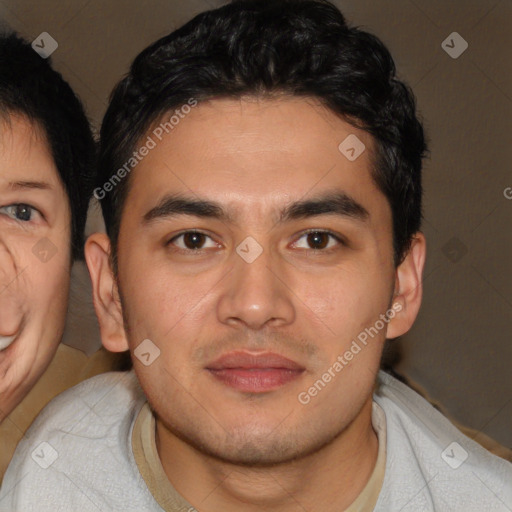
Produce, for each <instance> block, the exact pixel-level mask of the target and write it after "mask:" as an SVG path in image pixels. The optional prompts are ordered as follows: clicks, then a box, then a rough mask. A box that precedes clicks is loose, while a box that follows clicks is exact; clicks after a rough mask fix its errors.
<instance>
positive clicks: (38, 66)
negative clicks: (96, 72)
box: [0, 33, 96, 259]
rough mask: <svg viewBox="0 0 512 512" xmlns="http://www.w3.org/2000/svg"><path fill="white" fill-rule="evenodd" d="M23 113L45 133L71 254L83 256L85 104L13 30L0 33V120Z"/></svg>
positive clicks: (87, 167) (87, 172) (87, 156)
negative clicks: (64, 204) (63, 197)
mask: <svg viewBox="0 0 512 512" xmlns="http://www.w3.org/2000/svg"><path fill="white" fill-rule="evenodd" d="M15 114H16V115H21V116H24V117H26V118H27V119H28V120H29V121H31V122H32V123H34V124H36V125H37V126H38V127H39V128H40V129H42V132H43V133H44V135H45V137H46V140H47V143H48V147H49V149H50V151H51V155H52V157H53V160H54V162H55V166H56V167H57V171H58V173H59V177H60V179H61V181H62V183H63V185H64V189H65V191H66V194H67V196H68V198H69V206H70V209H71V255H72V257H73V259H83V247H84V230H85V222H86V218H87V209H88V206H89V202H90V199H91V197H92V190H93V185H94V174H95V155H96V143H95V141H94V138H93V135H92V132H91V128H90V125H89V121H88V119H87V117H86V115H85V112H84V108H83V106H82V104H81V102H80V100H79V99H78V98H77V96H76V95H75V93H74V92H73V91H72V89H71V87H70V86H69V85H68V84H67V82H65V81H64V79H63V78H62V76H61V75H60V73H58V72H57V71H55V70H54V69H53V68H52V67H51V64H50V60H49V59H43V58H42V57H40V56H39V55H38V54H37V53H36V52H35V51H34V50H33V49H32V47H31V45H30V43H28V42H27V41H25V40H24V39H23V38H21V37H20V36H19V35H17V34H16V33H4V34H2V35H0V118H1V120H2V121H5V122H9V119H10V116H11V115H15Z"/></svg>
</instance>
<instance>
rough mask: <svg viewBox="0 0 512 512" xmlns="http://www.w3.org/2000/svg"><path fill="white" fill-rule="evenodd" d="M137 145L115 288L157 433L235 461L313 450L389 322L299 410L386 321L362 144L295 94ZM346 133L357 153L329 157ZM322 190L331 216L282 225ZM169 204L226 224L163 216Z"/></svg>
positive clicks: (363, 377) (347, 409) (384, 235)
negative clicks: (141, 153)
mask: <svg viewBox="0 0 512 512" xmlns="http://www.w3.org/2000/svg"><path fill="white" fill-rule="evenodd" d="M167 117H168V116H167ZM155 133H156V132H155ZM147 135H150V136H151V137H152V139H154V141H155V142H156V147H154V148H153V149H151V150H150V151H149V152H148V154H147V156H145V157H144V158H143V160H142V161H141V162H140V163H139V164H138V165H137V167H136V169H135V170H134V171H133V175H132V176H131V177H130V180H131V183H130V189H129V192H128V195H127V198H126V203H125V206H124V210H123V214H122V222H121V228H120V233H119V244H118V269H119V273H118V283H119V292H120V296H121V299H122V306H123V316H124V320H125V327H126V332H127V334H126V337H127V343H128V344H129V347H130V350H131V351H132V354H133V352H134V351H135V356H134V357H133V359H134V367H135V371H136V373H137V376H138V378H139V380H140V382H141V385H142V387H143V389H144V391H145V393H146V395H147V397H148V399H149V402H150V404H151V406H152V407H153V409H154V410H155V411H156V413H157V415H158V423H157V425H158V427H157V428H159V429H160V431H162V430H161V429H162V428H164V429H167V432H169V431H170V432H172V433H173V434H175V435H176V436H177V437H179V438H180V439H185V440H187V441H188V442H189V443H191V444H192V445H193V446H195V447H197V448H198V449H199V450H200V451H202V452H205V453H209V454H212V455H214V456H216V457H220V458H221V459H224V460H230V461H233V462H239V463H245V464H267V463H271V462H278V461H284V460H289V459H291V458H293V457H296V456H299V455H304V454H307V453H311V452H313V451H314V450H316V449H318V448H320V447H321V446H324V445H325V444H327V443H328V442H330V441H331V440H332V439H333V438H334V437H335V436H337V435H338V434H339V433H340V432H341V431H342V430H343V429H345V428H346V427H347V426H348V425H349V424H350V423H351V422H352V420H354V418H355V417H356V416H357V415H358V414H359V413H360V411H361V410H362V408H363V407H364V406H365V404H366V405H368V404H369V400H370V402H371V393H372V390H373V386H374V380H375V376H376V373H377V371H378V367H379V361H380V355H381V351H382V348H383V343H384V340H385V337H386V328H387V324H386V326H385V327H384V328H381V329H380V330H379V332H378V333H377V334H376V335H374V336H373V337H368V342H367V344H366V345H362V344H361V343H360V346H361V350H360V351H359V352H358V353H357V355H354V357H353V359H352V360H351V361H350V362H348V361H347V360H346V359H345V365H344V366H343V369H342V370H341V371H337V372H333V371H332V370H331V376H332V373H334V375H335V376H334V377H332V378H331V379H330V382H328V383H327V384H326V385H325V386H324V387H322V389H321V391H319V392H318V393H317V394H316V396H314V397H313V396H311V395H310V398H311V400H310V401H309V403H307V404H304V403H303V402H304V400H303V401H302V403H301V401H300V400H299V395H300V394H301V393H303V392H307V391H308V389H309V388H311V386H313V385H314V383H315V382H316V381H318V379H320V378H321V377H322V375H323V374H324V373H325V372H327V371H328V369H329V368H331V367H332V366H333V364H334V363H335V362H336V361H337V360H338V359H337V358H338V356H343V355H344V354H345V353H346V352H347V351H348V350H349V349H350V347H351V345H352V342H353V340H354V339H356V338H357V336H358V335H359V334H360V333H361V332H363V331H364V330H365V328H369V327H371V326H374V325H375V323H376V322H377V321H378V320H379V318H381V317H380V315H382V314H384V313H386V311H387V310H389V308H390V306H391V300H392V297H393V291H394V284H395V268H394V266H393V247H392V221H391V210H390V207H389V204H388V202H387V200H386V198H385V197H384V195H383V194H382V193H381V192H380V191H379V190H378V189H377V187H376V185H375V183H374V182H373V180H372V178H371V175H370V168H371V163H370V151H371V148H372V140H371V137H370V136H369V135H367V134H366V133H365V132H362V131H360V130H357V129H355V128H354V127H352V126H351V125H349V124H347V123H346V122H344V121H342V120H340V119H339V118H338V117H336V116H335V115H334V114H332V113H330V112H329V111H327V110H326V109H324V108H322V107H320V106H318V105H317V104H315V103H314V102H313V101H312V100H306V99H298V98H288V99H280V100H261V101H258V100H241V101H233V100H214V101H211V102H208V103H200V104H199V105H198V106H197V107H195V108H193V109H192V111H191V112H190V113H189V114H188V115H186V116H184V118H183V119H181V120H180V122H179V124H177V125H176V126H175V128H174V129H173V130H172V132H170V133H169V134H168V135H165V136H163V137H162V140H161V141H159V140H158V138H157V137H155V135H154V133H153V135H152V131H150V132H149V134H147ZM349 135H356V136H357V138H358V139H359V140H360V141H361V142H362V143H364V145H365V146H366V150H365V151H364V152H363V153H362V154H361V155H360V156H359V157H358V158H356V159H355V160H353V159H352V160H353V161H351V160H349V159H348V158H347V157H346V156H345V154H343V153H342V152H341V151H340V150H339V149H338V146H339V145H340V143H342V142H343V141H344V140H345V139H346V138H347V137H348V136H349ZM350 140H352V139H349V141H350ZM142 142H143V143H144V144H145V143H146V142H147V139H146V137H144V138H143V141H142ZM150 145H152V144H150ZM349 150H350V148H349ZM352 153H355V152H351V151H348V153H346V154H348V155H349V156H352ZM335 194H338V195H339V196H341V197H342V200H341V201H340V202H339V203H337V205H338V208H333V204H330V205H327V207H325V205H324V210H323V211H324V213H322V208H321V207H320V208H316V209H310V210H308V209H307V208H306V209H305V211H303V212H302V213H303V214H302V215H300V212H298V211H296V212H295V214H293V210H292V212H291V213H290V212H288V213H290V215H287V216H284V218H280V212H281V211H283V210H284V209H285V208H286V207H289V206H290V205H291V204H292V203H295V202H303V201H310V200H315V201H316V200H319V201H321V200H322V198H325V197H326V196H332V197H334V195H335ZM178 196H179V198H181V199H187V200H189V201H208V202H215V203H216V204H217V205H219V206H220V207H221V208H222V209H223V210H224V212H225V213H226V214H227V216H226V217H225V218H215V217H212V216H211V215H207V214H211V209H210V210H209V209H206V211H204V212H203V213H204V214H205V215H203V216H198V215H194V214H192V213H193V209H192V208H191V207H187V208H182V209H181V212H176V211H175V210H176V208H175V207H176V206H177V203H176V202H174V203H173V202H172V201H171V199H173V198H174V199H176V198H177V197H178ZM182 204H183V203H182ZM317 206H318V205H317ZM336 209H338V211H333V210H336ZM313 210H314V211H313ZM308 212H309V214H308ZM364 212H366V214H365V213H364ZM310 214H311V215H310ZM190 232H192V234H190ZM194 232H198V233H199V234H195V235H194ZM309 232H310V233H309ZM328 232H329V233H332V236H331V235H329V234H328ZM187 233H188V234H187ZM308 233H309V234H308ZM336 237H338V238H336ZM260 251H262V252H261V254H260V253H259V252H260ZM91 259H92V258H90V257H88V260H91ZM90 266H91V265H90ZM100 319H101V318H100ZM108 321H110V320H108ZM103 332H104V333H105V332H106V330H105V329H104V330H103ZM104 340H105V336H104ZM144 340H146V341H144ZM148 340H150V341H148ZM143 341H144V343H143V344H142V345H141V343H142V342H143ZM107 345H108V342H107ZM268 353H272V354H277V355H278V356H283V357H285V358H287V359H288V360H290V361H292V362H293V364H291V363H289V362H283V361H282V360H278V359H276V358H275V357H273V356H268ZM261 354H263V355H266V356H264V357H261V358H258V357H256V359H254V358H252V359H251V356H258V355H261ZM225 355H230V357H228V359H224V360H221V361H219V358H221V357H222V356H225ZM338 361H339V360H338ZM302 396H304V395H302ZM370 405H371V403H370ZM366 410H367V412H368V409H367V408H366Z"/></svg>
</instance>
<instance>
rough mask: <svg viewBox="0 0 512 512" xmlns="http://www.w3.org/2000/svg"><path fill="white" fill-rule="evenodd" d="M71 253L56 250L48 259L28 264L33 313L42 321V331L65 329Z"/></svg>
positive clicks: (52, 331) (54, 331) (53, 332)
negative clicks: (29, 265)
mask: <svg viewBox="0 0 512 512" xmlns="http://www.w3.org/2000/svg"><path fill="white" fill-rule="evenodd" d="M69 257H70V254H69V251H66V252H64V251H59V252H57V253H55V254H54V256H53V257H52V258H51V259H49V260H48V261H45V262H42V261H38V262H37V263H35V264H33V265H32V266H31V267H30V269H29V270H30V273H29V275H28V276H27V279H28V280H30V284H31V293H32V294H33V297H34V307H33V311H32V315H33V316H35V317H37V318H38V319H39V320H41V319H42V320H43V321H44V323H43V326H42V330H43V331H49V332H51V333H52V334H55V333H57V332H61V331H63V329H64V323H65V319H66V312H67V308H68V298H69V285H70V273H71V268H70V260H69Z"/></svg>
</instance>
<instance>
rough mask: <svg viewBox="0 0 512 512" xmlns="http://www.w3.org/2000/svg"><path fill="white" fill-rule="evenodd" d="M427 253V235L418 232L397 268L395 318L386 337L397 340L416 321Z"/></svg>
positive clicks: (394, 303)
mask: <svg viewBox="0 0 512 512" xmlns="http://www.w3.org/2000/svg"><path fill="white" fill-rule="evenodd" d="M426 253H427V242H426V240H425V235H423V233H421V232H419V231H418V232H417V233H416V234H415V235H414V238H413V241H412V244H411V248H410V249H409V252H408V253H407V256H406V257H405V259H404V261H403V262H402V263H401V264H400V265H399V266H398V267H397V269H396V276H395V293H394V296H393V302H392V304H393V309H394V311H396V314H395V316H394V317H393V318H392V319H391V320H390V321H389V323H388V328H387V332H386V337H387V338H389V339H392V338H397V337H398V336H401V335H402V334H405V333H406V332H407V331H408V330H409V329H410V328H411V326H412V324H413V323H414V320H416V316H417V315H418V311H419V309H420V305H421V298H422V295H423V268H424V265H425V256H426Z"/></svg>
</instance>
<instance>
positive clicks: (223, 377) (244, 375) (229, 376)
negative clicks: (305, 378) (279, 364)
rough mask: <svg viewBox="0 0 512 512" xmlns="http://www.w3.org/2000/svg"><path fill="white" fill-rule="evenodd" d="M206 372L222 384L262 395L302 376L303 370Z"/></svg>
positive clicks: (264, 369) (265, 369) (239, 369)
mask: <svg viewBox="0 0 512 512" xmlns="http://www.w3.org/2000/svg"><path fill="white" fill-rule="evenodd" d="M208 371H209V372H210V373H211V374H212V375H213V376H214V377H215V378H216V379H218V380H220V381H221V382H222V383H224V384H226V385H227V386H230V387H232V388H235V389H237V390H239V391H244V392H246V393H263V392H266V391H273V390H274V389H277V388H280V387H281V386H284V385H285V384H288V383H289V382H292V381H293V380H295V379H297V378H299V377H300V375H302V373H303V371H304V370H287V369H284V368H282V369H281V368H268V369H267V368H256V369H253V370H250V369H244V368H227V369H224V370H212V369H208Z"/></svg>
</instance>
